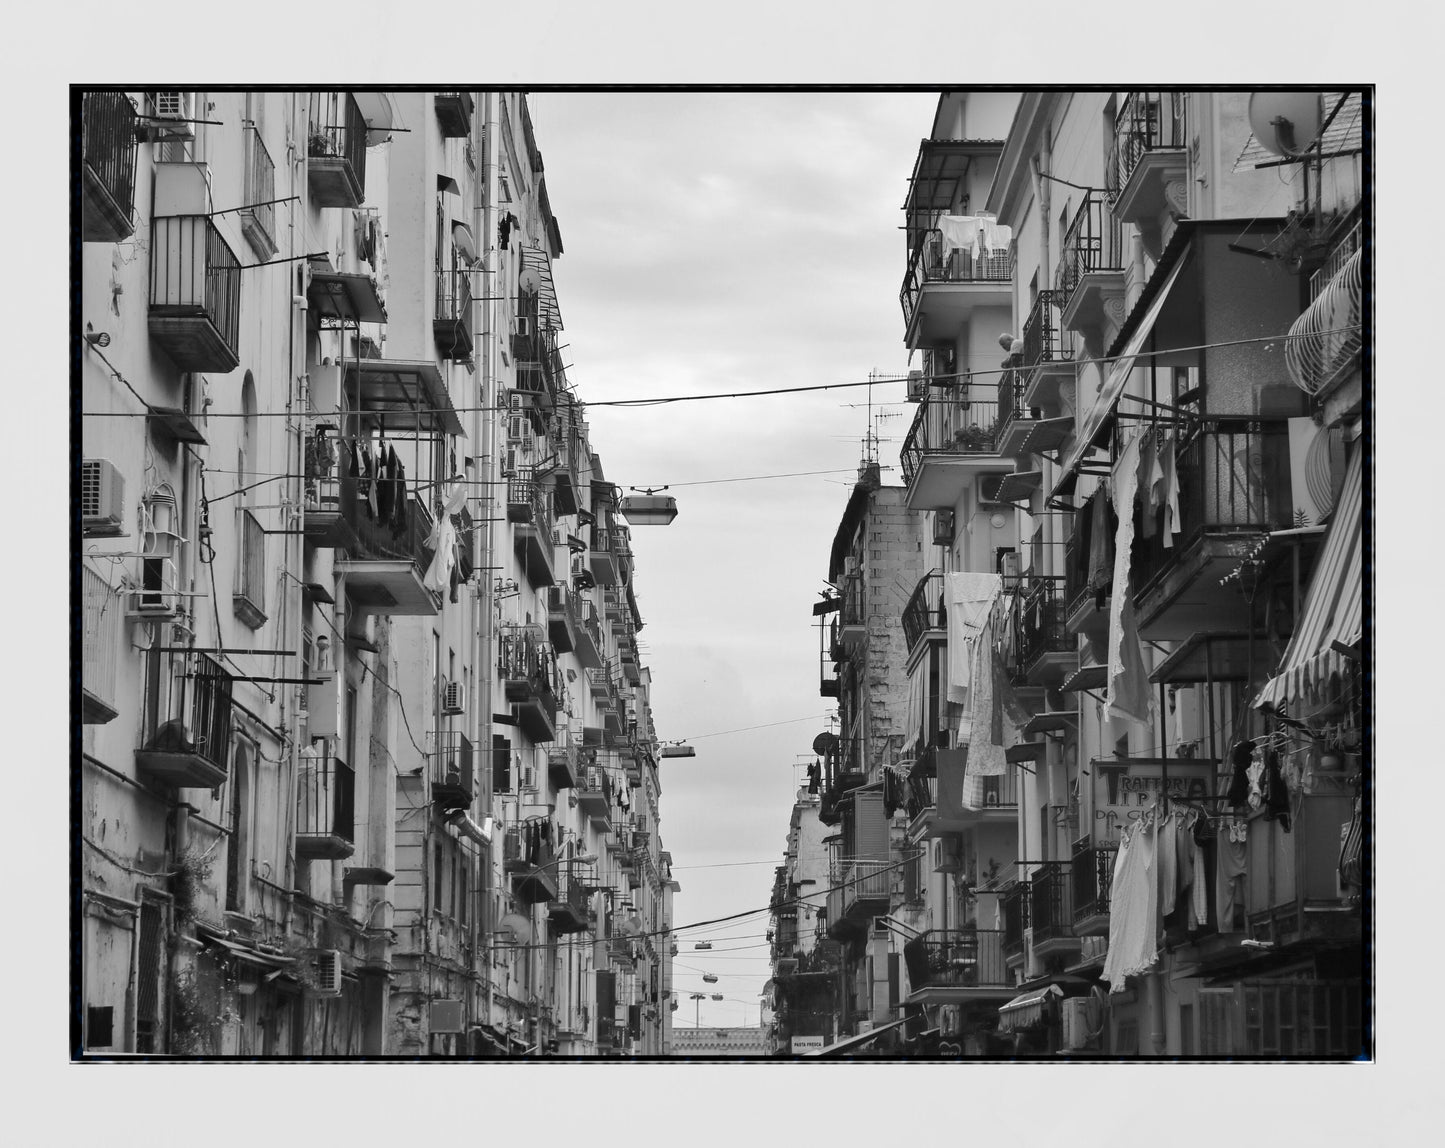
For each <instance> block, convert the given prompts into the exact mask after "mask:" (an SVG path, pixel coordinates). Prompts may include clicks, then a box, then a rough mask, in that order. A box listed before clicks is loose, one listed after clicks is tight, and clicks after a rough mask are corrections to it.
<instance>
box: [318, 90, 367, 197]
mask: <svg viewBox="0 0 1445 1148" xmlns="http://www.w3.org/2000/svg"><path fill="white" fill-rule="evenodd" d="M310 107H311V115H310V121H309V123H308V124H307V137H306V154H307V155H308V156H315V157H318V158H323V159H343V160H345V161H346V162H347V163H348V164H350V165H351V172H352V175H353V176H354V177H355V179H356V183H357V185H358V186H359V187H361V188H362V189H363V191H364V189H365V187H366V117H365V116H363V115H362V114H361V108H360V107H359V106H358V105H357V103H356V97H355V96H353V95H352V94H351V93H350V92H340V93H333V92H313V93H312V96H311V100H310Z"/></svg>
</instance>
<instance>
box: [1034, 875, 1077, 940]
mask: <svg viewBox="0 0 1445 1148" xmlns="http://www.w3.org/2000/svg"><path fill="white" fill-rule="evenodd" d="M1070 868H1071V866H1070V863H1069V862H1068V861H1049V862H1047V863H1045V864H1043V865H1040V866H1039V867H1038V868H1037V869H1036V870H1034V873H1033V876H1032V877H1031V878H1030V879H1029V883H1028V886H1029V927H1030V928H1031V929H1032V930H1033V934H1034V943H1035V944H1038V943H1039V942H1040V941H1047V940H1052V939H1053V938H1055V937H1067V936H1071V935H1072V932H1073V923H1074V915H1073V911H1072V908H1071V906H1070V904H1069V898H1070V893H1071V892H1072V890H1071V888H1070V885H1069V870H1070Z"/></svg>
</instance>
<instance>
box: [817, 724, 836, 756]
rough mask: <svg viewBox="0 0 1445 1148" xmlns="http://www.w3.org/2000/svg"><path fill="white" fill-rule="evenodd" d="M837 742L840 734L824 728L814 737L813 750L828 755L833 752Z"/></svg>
mask: <svg viewBox="0 0 1445 1148" xmlns="http://www.w3.org/2000/svg"><path fill="white" fill-rule="evenodd" d="M837 744H838V735H837V734H835V733H829V732H828V731H827V730H824V731H823V732H822V733H820V734H819V735H818V736H817V737H815V738H814V739H813V752H814V753H820V754H824V755H826V754H829V753H832V752H833V747H834V746H835V745H837Z"/></svg>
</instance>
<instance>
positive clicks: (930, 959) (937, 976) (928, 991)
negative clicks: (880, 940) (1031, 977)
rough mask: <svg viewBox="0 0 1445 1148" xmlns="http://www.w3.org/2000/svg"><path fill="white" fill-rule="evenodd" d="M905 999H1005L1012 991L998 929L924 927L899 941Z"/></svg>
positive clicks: (927, 1002)
mask: <svg viewBox="0 0 1445 1148" xmlns="http://www.w3.org/2000/svg"><path fill="white" fill-rule="evenodd" d="M903 963H904V965H905V966H906V967H907V969H908V985H909V990H910V991H909V994H908V998H907V1003H909V1004H924V1005H936V1004H962V1003H966V1002H968V1001H988V1000H992V999H998V1000H1006V999H1007V998H1009V997H1010V996H1012V995H1013V994H1014V993H1015V992H1016V991H1017V989H1016V987H1015V985H1014V980H1013V976H1012V974H1011V973H1010V972H1009V968H1008V963H1007V962H1006V961H1005V960H1004V955H1003V934H1002V933H1001V932H1000V931H999V930H997V929H929V930H928V931H927V932H925V933H923V934H921V935H920V936H917V937H914V938H913V939H912V940H911V941H908V942H907V943H906V944H905V945H904V946H903Z"/></svg>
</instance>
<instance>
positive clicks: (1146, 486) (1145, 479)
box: [1139, 428, 1158, 538]
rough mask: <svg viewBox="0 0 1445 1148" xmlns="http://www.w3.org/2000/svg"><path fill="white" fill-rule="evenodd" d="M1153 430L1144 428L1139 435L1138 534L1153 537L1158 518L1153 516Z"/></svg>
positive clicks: (1143, 536) (1142, 536)
mask: <svg viewBox="0 0 1445 1148" xmlns="http://www.w3.org/2000/svg"><path fill="white" fill-rule="evenodd" d="M1155 447H1156V442H1155V438H1154V432H1153V431H1152V430H1150V429H1148V428H1145V430H1144V432H1143V434H1142V435H1140V437H1139V536H1140V537H1141V538H1153V537H1154V532H1155V528H1156V527H1157V526H1158V520H1157V519H1156V518H1155V516H1154V480H1153V475H1154V463H1155V458H1156V451H1155Z"/></svg>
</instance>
